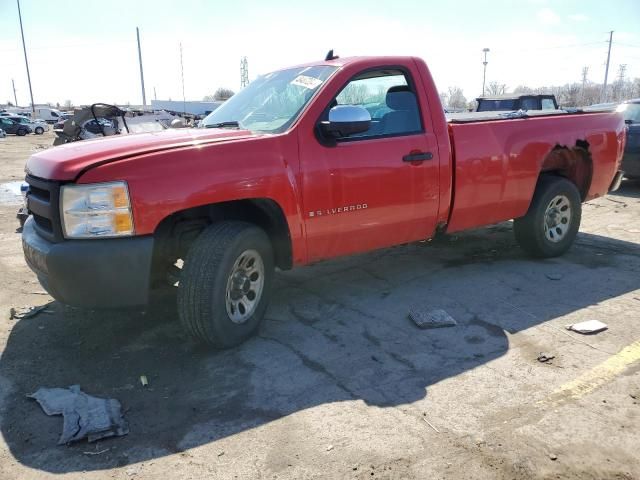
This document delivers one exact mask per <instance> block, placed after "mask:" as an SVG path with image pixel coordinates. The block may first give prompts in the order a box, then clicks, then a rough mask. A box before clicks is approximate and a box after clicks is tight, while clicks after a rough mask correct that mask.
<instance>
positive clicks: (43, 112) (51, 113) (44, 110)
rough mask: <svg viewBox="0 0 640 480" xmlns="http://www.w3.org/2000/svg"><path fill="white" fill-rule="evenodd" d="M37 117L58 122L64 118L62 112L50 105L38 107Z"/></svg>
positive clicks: (50, 121)
mask: <svg viewBox="0 0 640 480" xmlns="http://www.w3.org/2000/svg"><path fill="white" fill-rule="evenodd" d="M35 110H36V114H35V116H36V118H42V119H43V120H44V121H45V122H47V123H51V124H53V123H56V122H57V121H58V120H60V119H61V118H62V112H61V111H60V110H56V109H55V108H49V107H36V108H35Z"/></svg>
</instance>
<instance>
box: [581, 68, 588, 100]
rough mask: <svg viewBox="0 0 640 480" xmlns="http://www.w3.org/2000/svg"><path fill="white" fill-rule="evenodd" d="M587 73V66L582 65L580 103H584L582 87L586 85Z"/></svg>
mask: <svg viewBox="0 0 640 480" xmlns="http://www.w3.org/2000/svg"><path fill="white" fill-rule="evenodd" d="M588 74H589V67H587V66H585V67H582V104H583V105H584V104H585V96H584V89H585V86H586V85H587V75H588Z"/></svg>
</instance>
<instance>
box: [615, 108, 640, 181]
mask: <svg viewBox="0 0 640 480" xmlns="http://www.w3.org/2000/svg"><path fill="white" fill-rule="evenodd" d="M616 110H617V111H618V112H620V113H622V115H623V116H624V121H625V122H626V123H627V128H628V132H627V145H626V146H625V148H624V156H623V157H622V170H623V171H624V174H625V177H627V178H633V179H640V98H636V99H633V100H627V101H626V102H624V103H621V104H620V105H618V108H616Z"/></svg>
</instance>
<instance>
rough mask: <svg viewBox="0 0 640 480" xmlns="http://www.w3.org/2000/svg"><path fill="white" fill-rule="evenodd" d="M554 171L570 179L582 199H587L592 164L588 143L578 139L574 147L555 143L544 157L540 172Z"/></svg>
mask: <svg viewBox="0 0 640 480" xmlns="http://www.w3.org/2000/svg"><path fill="white" fill-rule="evenodd" d="M549 172H554V173H557V174H559V175H562V176H563V177H566V178H568V179H570V180H571V181H572V182H573V183H574V184H575V185H576V186H577V187H578V190H579V191H580V196H581V198H582V201H585V200H588V198H587V194H588V192H589V187H590V186H591V178H592V175H593V164H592V159H591V154H590V153H589V144H588V143H587V142H586V141H584V140H578V141H577V142H576V145H575V147H571V148H569V147H567V146H565V145H556V146H555V147H554V148H553V150H551V152H549V154H548V155H547V156H546V157H545V159H544V161H543V163H542V169H541V173H549Z"/></svg>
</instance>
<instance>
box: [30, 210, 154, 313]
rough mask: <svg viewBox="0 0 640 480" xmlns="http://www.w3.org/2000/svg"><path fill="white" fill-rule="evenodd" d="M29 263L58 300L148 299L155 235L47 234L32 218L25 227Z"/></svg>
mask: <svg viewBox="0 0 640 480" xmlns="http://www.w3.org/2000/svg"><path fill="white" fill-rule="evenodd" d="M22 248H23V250H24V257H25V259H26V261H27V264H28V265H29V267H30V268H31V270H33V271H34V272H35V274H36V275H37V276H38V280H39V281H40V284H41V285H42V286H43V288H44V289H45V290H46V291H47V292H49V294H50V295H51V296H52V297H53V298H55V299H56V300H58V301H60V302H62V303H65V304H68V305H73V306H77V307H85V308H119V307H133V306H141V305H145V304H146V303H147V302H148V297H149V286H150V276H151V259H152V255H153V237H151V236H142V237H129V238H108V239H107V238H105V239H91V240H65V241H62V242H59V243H53V242H50V241H48V240H45V239H44V238H42V237H41V236H40V235H38V233H37V232H36V230H35V228H34V220H33V218H29V219H28V220H27V221H26V222H25V224H24V228H23V230H22Z"/></svg>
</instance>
